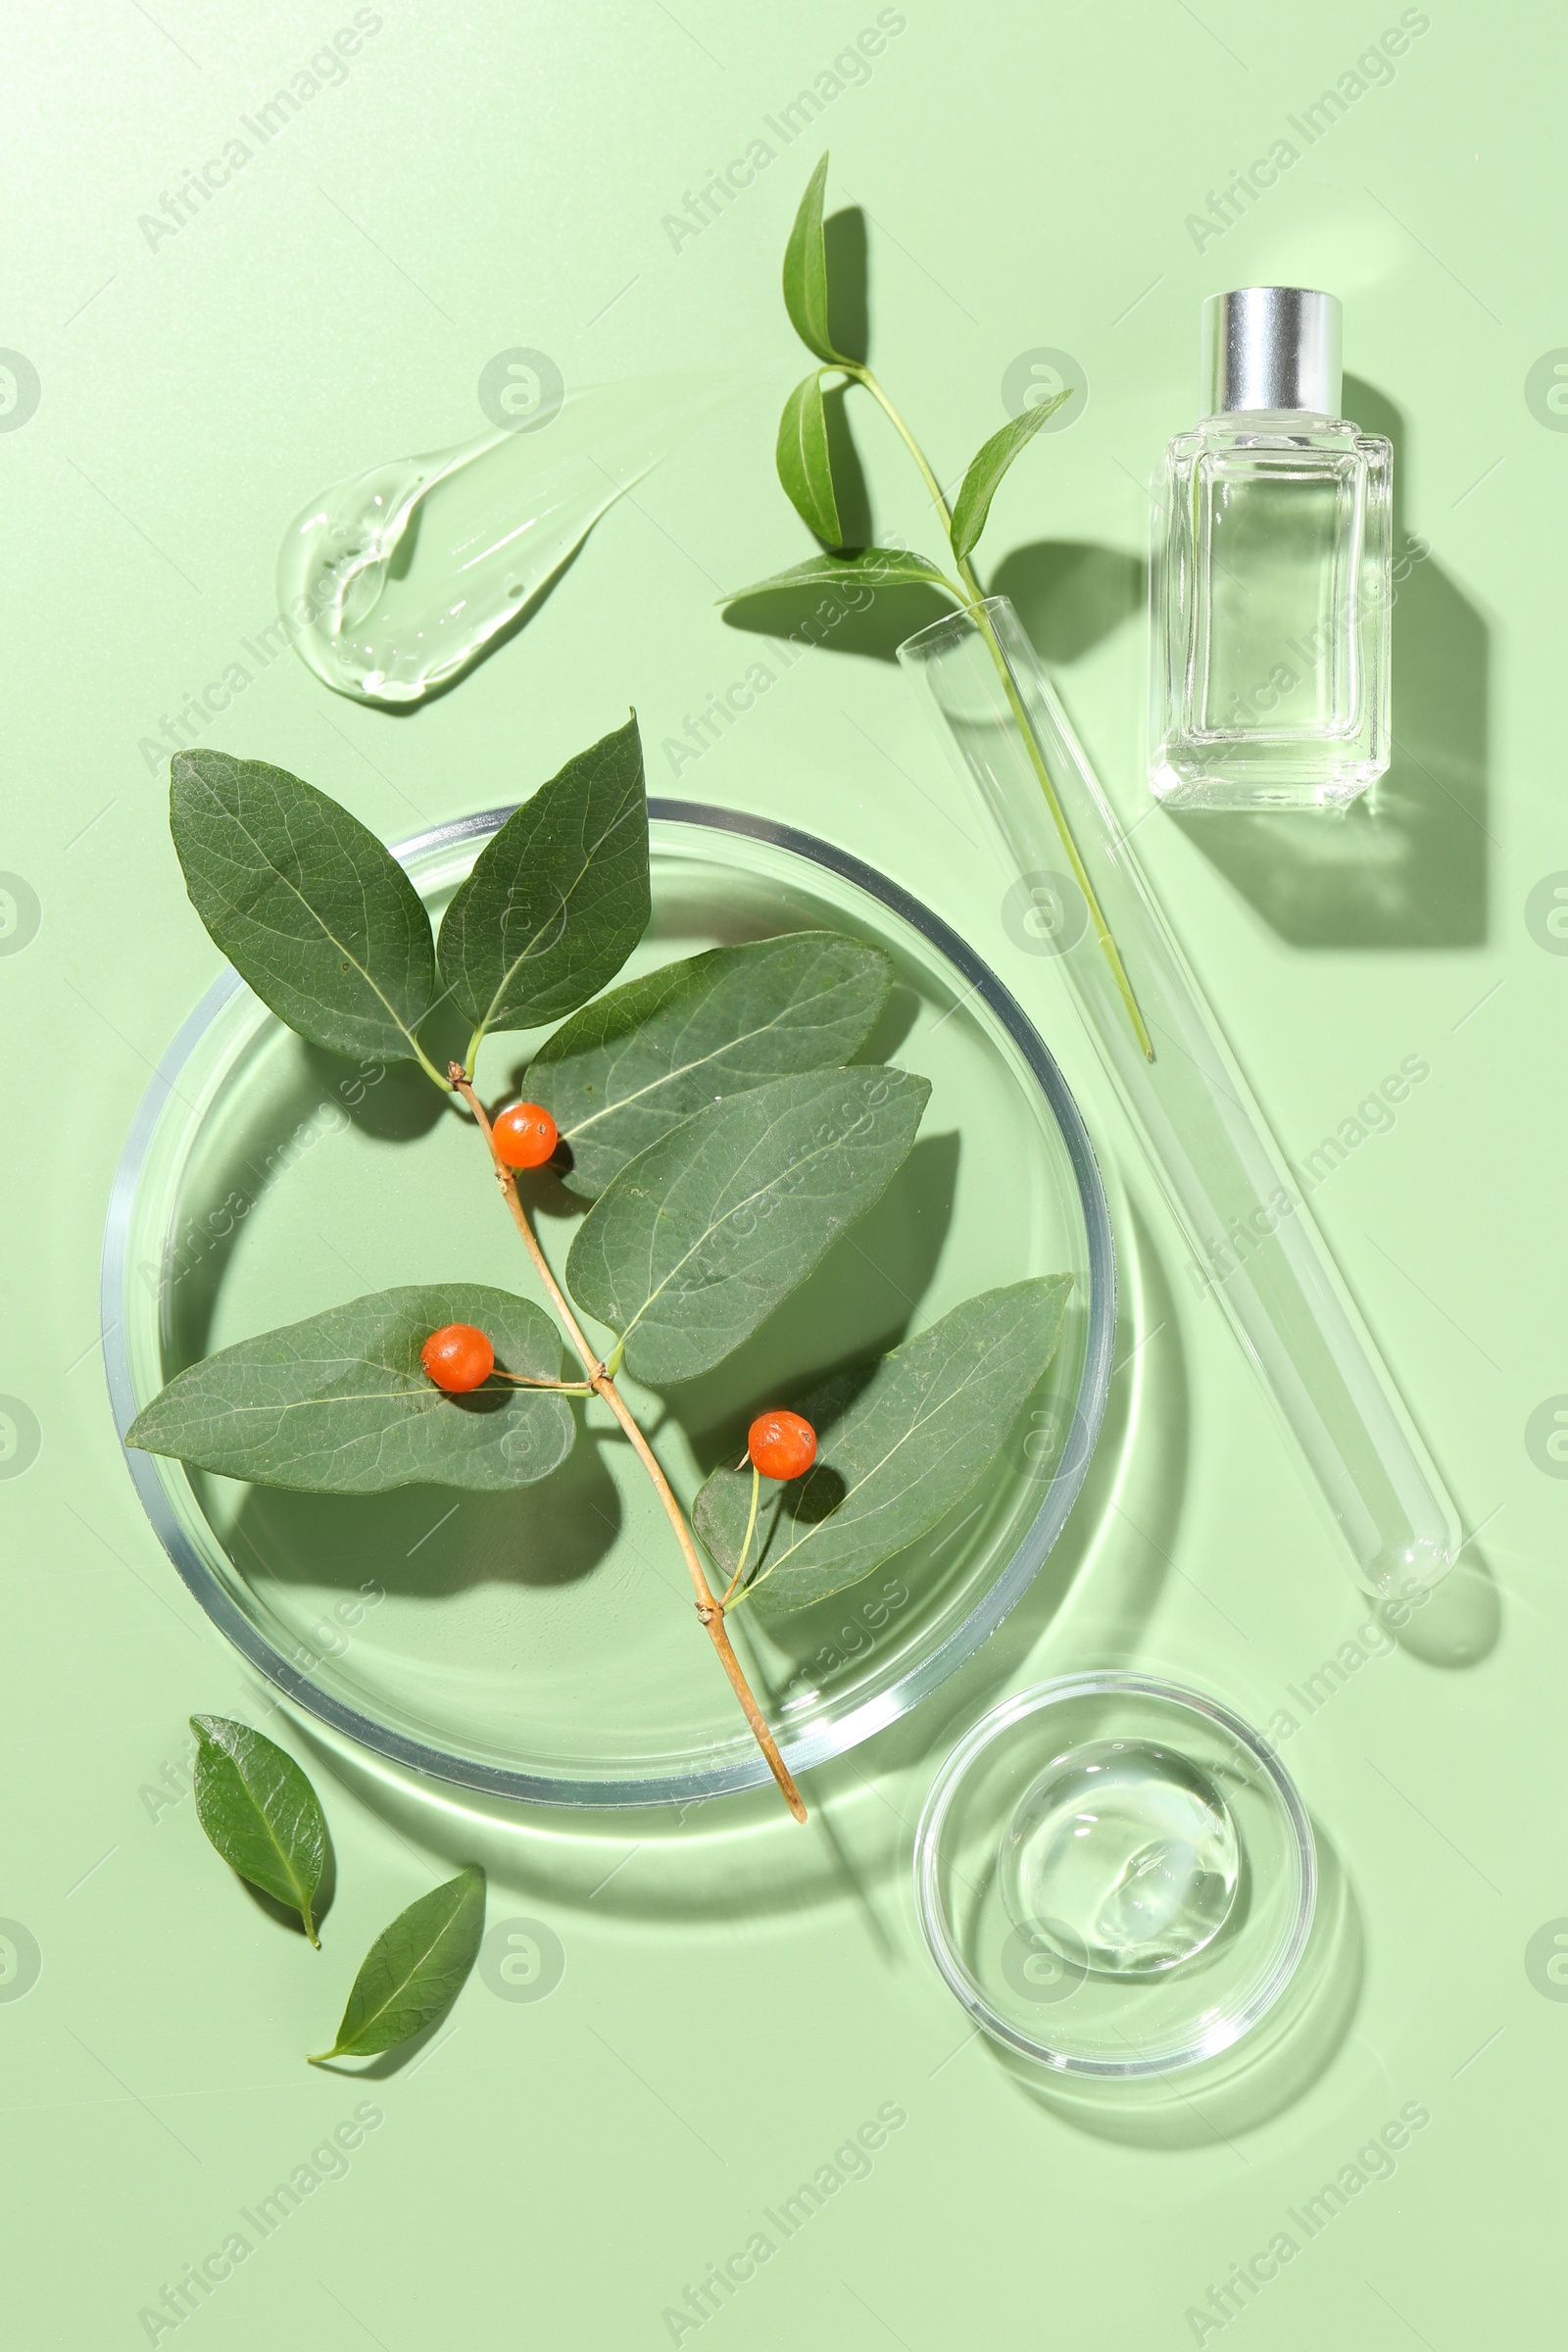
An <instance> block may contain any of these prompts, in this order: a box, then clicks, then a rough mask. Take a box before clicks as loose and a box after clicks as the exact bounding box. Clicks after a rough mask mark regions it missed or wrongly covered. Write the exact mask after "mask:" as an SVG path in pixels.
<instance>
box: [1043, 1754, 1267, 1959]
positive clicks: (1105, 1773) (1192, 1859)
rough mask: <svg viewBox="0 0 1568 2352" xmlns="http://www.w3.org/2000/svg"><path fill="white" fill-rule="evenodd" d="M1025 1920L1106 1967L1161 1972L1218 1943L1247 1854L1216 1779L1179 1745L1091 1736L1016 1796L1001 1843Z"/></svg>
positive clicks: (1069, 1954)
mask: <svg viewBox="0 0 1568 2352" xmlns="http://www.w3.org/2000/svg"><path fill="white" fill-rule="evenodd" d="M1001 1872H1002V1898H1003V1902H1004V1903H1005V1907H1006V1909H1007V1912H1008V1914H1009V1916H1010V1917H1011V1918H1012V1920H1013V1921H1014V1923H1015V1924H1016V1925H1018V1926H1020V1927H1024V1928H1028V1929H1030V1930H1032V1931H1035V1932H1041V1931H1043V1932H1044V1933H1045V1935H1046V1936H1048V1937H1050V1938H1051V1940H1053V1941H1059V1942H1060V1943H1061V1944H1062V1945H1063V1947H1064V1954H1063V1956H1064V1957H1066V1958H1068V1959H1070V1960H1072V1961H1073V1962H1074V1963H1075V1964H1076V1965H1078V1966H1082V1967H1087V1968H1089V1969H1092V1970H1093V1971H1094V1972H1095V1973H1096V1974H1097V1975H1103V1976H1154V1975H1157V1974H1160V1973H1161V1972H1162V1971H1164V1970H1165V1969H1168V1968H1175V1967H1177V1966H1178V1965H1179V1964H1180V1963H1181V1962H1182V1961H1184V1960H1190V1959H1192V1958H1193V1957H1194V1955H1195V1954H1196V1953H1198V1952H1201V1950H1202V1949H1203V1947H1204V1945H1205V1944H1208V1943H1211V1942H1212V1941H1213V1939H1214V1937H1215V1936H1217V1935H1218V1934H1219V1931H1220V1929H1221V1928H1222V1927H1223V1926H1224V1924H1225V1921H1226V1919H1227V1918H1228V1916H1229V1914H1230V1910H1231V1906H1232V1904H1233V1903H1234V1902H1235V1900H1236V1889H1237V1886H1238V1883H1239V1880H1240V1877H1241V1855H1240V1849H1239V1845H1238V1840H1237V1836H1236V1825H1235V1823H1234V1822H1233V1821H1232V1819H1231V1815H1230V1809H1229V1807H1228V1806H1227V1805H1226V1803H1225V1800H1224V1798H1223V1797H1222V1796H1221V1795H1220V1793H1219V1790H1218V1789H1216V1788H1215V1787H1214V1785H1213V1783H1212V1782H1211V1781H1210V1780H1209V1778H1208V1776H1207V1775H1206V1774H1205V1773H1202V1772H1200V1771H1199V1769H1198V1767H1197V1765H1196V1764H1192V1763H1190V1762H1189V1761H1188V1759H1187V1758H1186V1757H1185V1756H1181V1755H1178V1754H1177V1753H1176V1752H1175V1750H1174V1749H1172V1748H1168V1747H1158V1746H1156V1745H1155V1744H1154V1743H1153V1741H1152V1740H1090V1741H1088V1742H1086V1743H1085V1744H1084V1745H1083V1746H1081V1747H1075V1748H1071V1749H1069V1750H1068V1752H1067V1753H1066V1754H1065V1755H1061V1756H1058V1757H1056V1758H1055V1760H1054V1762H1053V1763H1052V1764H1050V1765H1049V1766H1048V1767H1047V1769H1046V1770H1045V1771H1044V1772H1043V1773H1042V1774H1041V1775H1040V1777H1039V1779H1038V1780H1036V1781H1035V1782H1034V1783H1033V1785H1032V1786H1031V1787H1030V1788H1029V1789H1026V1790H1025V1792H1024V1794H1023V1795H1022V1796H1021V1797H1020V1798H1019V1800H1018V1803H1017V1806H1016V1808H1015V1810H1014V1812H1013V1816H1012V1821H1011V1823H1010V1825H1009V1827H1008V1830H1007V1834H1006V1836H1005V1838H1004V1839H1003V1844H1002V1854H1001Z"/></svg>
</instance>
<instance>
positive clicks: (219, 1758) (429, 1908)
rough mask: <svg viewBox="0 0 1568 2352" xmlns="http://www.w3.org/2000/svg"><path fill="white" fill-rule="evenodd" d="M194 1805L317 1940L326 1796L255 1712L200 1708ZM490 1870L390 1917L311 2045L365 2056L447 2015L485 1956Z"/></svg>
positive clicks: (243, 1868)
mask: <svg viewBox="0 0 1568 2352" xmlns="http://www.w3.org/2000/svg"><path fill="white" fill-rule="evenodd" d="M190 1728H191V1730H192V1731H193V1732H194V1733H195V1735H196V1774H195V1794H196V1817H197V1819H198V1821H199V1822H200V1823H201V1826H202V1828H203V1829H204V1830H205V1831H206V1833H207V1837H208V1840H209V1842H210V1843H211V1844H212V1846H213V1847H214V1849H215V1850H216V1851H217V1852H218V1853H220V1854H221V1856H222V1858H223V1860H224V1861H225V1862H226V1863H227V1864H228V1866H229V1868H230V1869H231V1870H232V1871H234V1872H235V1873H236V1874H237V1876H238V1877H240V1878H242V1879H244V1880H246V1881H247V1882H248V1883H249V1884H250V1885H251V1886H252V1887H260V1888H261V1890H262V1892H263V1893H264V1894H270V1895H271V1896H273V1897H274V1899H275V1900H276V1901H278V1902H280V1903H283V1904H285V1905H286V1906H287V1908H288V1909H289V1910H291V1911H297V1912H298V1913H299V1915H300V1924H301V1926H302V1927H303V1928H304V1930H305V1933H306V1935H307V1936H309V1937H310V1939H311V1942H312V1944H313V1945H314V1946H315V1948H316V1950H317V1951H319V1950H320V1948H321V1939H320V1936H319V1935H318V1934H317V1932H316V1921H315V1918H314V1917H313V1906H314V1904H315V1901H316V1897H317V1891H318V1889H319V1886H320V1883H321V1873H322V1870H323V1869H324V1867H325V1862H326V1857H327V1854H328V1852H329V1850H330V1845H329V1840H328V1838H327V1831H326V1816H325V1814H324V1813H323V1812H322V1811H321V1802H320V1799H319V1796H318V1795H317V1793H316V1790H315V1789H313V1788H312V1786H311V1783H310V1781H309V1779H308V1777H307V1776H306V1774H305V1773H304V1772H302V1771H301V1769H300V1767H299V1765H298V1764H296V1763H295V1761H294V1759H293V1757H292V1756H291V1755H289V1754H288V1753H287V1752H286V1751H285V1750H284V1749H283V1748H281V1747H279V1746H278V1744H277V1742H276V1741H275V1740H269V1739H268V1737H267V1735H266V1734H265V1732H258V1731H256V1730H255V1729H253V1727H252V1726H251V1725H250V1724H248V1723H236V1722H234V1721H233V1720H232V1718H231V1717H229V1716H226V1715H193V1716H192V1717H191V1719H190ZM484 1898H485V1876H484V1872H483V1871H482V1870H480V1869H479V1867H478V1866H477V1864H470V1866H469V1867H468V1868H467V1869H466V1870H461V1871H460V1872H459V1873H458V1875H457V1877H456V1878H455V1879H449V1880H447V1882H446V1884H445V1885H444V1886H441V1887H432V1888H431V1889H430V1892H429V1893H428V1894H422V1895H420V1896H419V1897H418V1898H417V1901H415V1902H412V1903H411V1904H410V1905H409V1907H408V1909H407V1910H406V1911H401V1912H400V1913H399V1914H398V1916H397V1918H396V1919H395V1920H393V1922H392V1924H391V1926H390V1927H387V1928H383V1929H382V1931H381V1933H380V1935H379V1936H377V1937H376V1939H375V1941H374V1942H373V1943H372V1944H371V1946H370V1948H369V1950H368V1952H367V1953H366V1955H365V1958H364V1959H363V1960H362V1961H361V1963H360V1969H359V1974H358V1975H357V1976H356V1978H355V1980H354V1984H353V1985H352V1987H351V1989H350V1992H349V1997H348V2004H347V2006H346V2008H345V2009H344V2011H343V2021H342V2023H341V2025H340V2026H339V2027H338V2030H337V2037H336V2039H335V2040H334V2042H333V2044H332V2047H331V2048H330V2049H329V2050H317V2051H314V2052H312V2053H311V2054H310V2064H311V2065H312V2066H324V2065H325V2064H326V2063H327V2061H328V2060H329V2059H333V2058H369V2057H372V2056H374V2055H375V2054H376V2053H377V2052H378V2051H381V2050H391V2049H396V2048H397V2047H398V2045H399V2044H400V2043H401V2042H405V2041H409V2040H412V2038H413V2036H414V2035H415V2034H422V2033H423V2032H424V2030H425V2028H426V2027H427V2026H433V2025H436V2024H438V2023H439V2022H440V2020H441V2019H442V2018H443V2017H445V2015H446V2014H447V2011H448V2010H449V2009H450V2008H451V2007H452V2004H453V2002H454V2001H455V2000H456V1999H457V1997H458V1995H459V1993H460V1992H461V1991H462V1990H463V1987H464V1985H466V1983H467V1980H468V1975H469V1972H470V1970H471V1969H472V1967H473V1964H474V1961H475V1960H476V1959H477V1957H478V1953H479V1944H480V1941H481V1939H482V1937H483V1935H484Z"/></svg>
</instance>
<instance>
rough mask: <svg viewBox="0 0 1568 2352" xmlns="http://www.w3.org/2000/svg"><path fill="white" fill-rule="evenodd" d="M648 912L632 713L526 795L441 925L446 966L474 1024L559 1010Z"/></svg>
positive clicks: (493, 1024)
mask: <svg viewBox="0 0 1568 2352" xmlns="http://www.w3.org/2000/svg"><path fill="white" fill-rule="evenodd" d="M651 912H652V901H651V899H650V897H649V887H648V804H647V801H646V799H645V798H644V792H643V749H642V742H641V739H640V737H639V736H638V733H637V721H636V719H635V717H633V718H630V719H628V720H627V722H626V724H625V725H624V726H623V727H618V728H617V729H616V730H615V732H614V733H613V734H612V735H606V736H605V737H604V738H603V740H602V741H601V742H599V743H596V744H594V745H593V746H592V748H591V749H590V750H588V751H586V752H579V753H578V755H577V757H576V759H574V760H567V762H566V764H565V766H564V768H563V769H562V770H561V773H560V774H559V775H557V776H553V777H552V778H551V780H550V782H549V783H548V784H541V785H540V787H539V790H538V791H537V792H536V793H535V794H534V796H533V798H532V800H530V801H524V803H523V805H522V807H521V808H520V809H515V810H514V811H513V813H512V815H511V816H509V817H508V819H507V821H506V823H505V824H504V825H503V826H502V828H501V830H500V832H499V833H497V834H496V835H495V836H494V838H493V839H492V840H490V841H489V842H488V843H487V844H486V845H485V848H484V850H483V851H482V853H481V854H480V857H479V858H478V861H477V863H476V864H475V866H474V868H473V871H472V873H471V874H469V876H468V878H467V880H466V882H465V883H464V885H463V887H462V888H461V890H460V891H459V892H458V894H457V896H456V898H454V900H453V901H452V904H451V906H450V907H448V908H447V911H446V915H445V917H444V918H443V921H442V924H441V938H440V958H441V973H442V977H443V978H444V979H445V980H446V981H447V983H448V985H449V986H450V988H451V990H452V993H453V995H454V997H455V998H456V999H457V1002H458V1004H459V1005H460V1006H461V1007H462V1009H463V1011H464V1012H465V1013H466V1015H467V1017H468V1019H469V1020H470V1021H472V1022H473V1024H474V1026H475V1027H476V1028H477V1029H481V1030H483V1029H531V1028H532V1027H534V1025H535V1024H536V1023H538V1022H540V1021H554V1020H559V1019H560V1018H561V1016H562V1015H563V1014H564V1013H567V1012H575V1010H576V1008H577V1006H578V1005H583V1004H586V1002H587V1000H588V999H589V998H590V997H591V996H593V995H595V994H596V993H597V991H598V990H600V989H601V988H603V987H604V985H605V983H606V981H607V980H613V978H614V976H615V974H616V973H617V972H618V971H619V969H620V967H621V965H622V964H623V963H624V962H625V960H626V958H627V956H629V955H630V954H631V952H632V950H633V948H634V947H635V946H636V945H637V942H638V941H639V940H640V939H641V937H642V935H643V933H644V931H646V929H647V928H648V918H649V915H650V913H651Z"/></svg>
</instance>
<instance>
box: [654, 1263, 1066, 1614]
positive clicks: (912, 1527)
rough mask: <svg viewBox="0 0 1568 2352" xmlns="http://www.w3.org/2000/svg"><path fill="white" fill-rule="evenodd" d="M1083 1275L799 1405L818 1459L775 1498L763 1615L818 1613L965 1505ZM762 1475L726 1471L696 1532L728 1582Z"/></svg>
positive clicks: (760, 1565)
mask: <svg viewBox="0 0 1568 2352" xmlns="http://www.w3.org/2000/svg"><path fill="white" fill-rule="evenodd" d="M1071 1290H1072V1276H1071V1275H1070V1274H1053V1275H1046V1276H1040V1277H1037V1278H1035V1279H1033V1280H1031V1281H1028V1282H1018V1283H1012V1284H1010V1285H1009V1286H1008V1287H1007V1288H1006V1289H1005V1290H1000V1291H986V1292H984V1293H982V1295H981V1296H980V1297H979V1298H978V1299H967V1300H965V1302H964V1304H963V1305H962V1306H956V1307H955V1308H954V1309H953V1312H952V1313H951V1314H948V1315H944V1316H943V1318H942V1320H941V1322H940V1323H934V1324H933V1325H932V1327H931V1329H930V1330H929V1331H923V1332H921V1333H920V1335H919V1337H918V1338H917V1339H913V1340H907V1341H906V1342H905V1344H904V1346H903V1347H902V1348H894V1350H893V1352H892V1354H891V1355H885V1356H883V1357H881V1359H880V1360H879V1361H878V1362H877V1363H875V1364H872V1365H871V1366H869V1367H868V1368H866V1369H864V1370H862V1371H859V1372H852V1373H847V1374H842V1375H840V1376H839V1377H838V1378H837V1379H835V1380H831V1381H829V1382H827V1383H826V1384H825V1385H824V1386H823V1387H822V1388H820V1389H816V1390H814V1391H813V1392H812V1393H811V1395H810V1396H809V1397H803V1398H802V1400H801V1402H800V1404H799V1405H798V1407H797V1408H796V1409H797V1410H798V1411H800V1412H802V1413H804V1414H805V1416H806V1418H807V1420H808V1421H809V1422H810V1424H811V1426H812V1428H813V1429H814V1430H815V1431H816V1433H817V1454H816V1460H815V1461H814V1462H813V1463H812V1465H811V1467H810V1469H809V1470H808V1471H807V1473H806V1474H805V1476H804V1477H803V1478H798V1479H792V1480H791V1481H790V1483H789V1485H787V1486H785V1487H781V1488H777V1489H775V1490H774V1491H773V1496H772V1499H771V1501H764V1503H763V1507H762V1509H761V1511H760V1514H759V1518H758V1524H757V1533H756V1535H755V1537H754V1538H753V1547H752V1558H753V1561H754V1563H757V1564H756V1565H754V1568H753V1571H752V1577H751V1581H750V1582H749V1583H748V1584H747V1585H746V1587H745V1592H746V1594H747V1596H748V1598H750V1597H751V1596H752V1595H753V1594H755V1596H756V1605H757V1606H758V1607H759V1608H760V1609H765V1610H770V1611H775V1612H782V1611H784V1610H787V1609H801V1608H806V1607H808V1606H809V1604H810V1602H812V1601H813V1600H824V1599H826V1597H827V1596H828V1594H829V1593H837V1592H840V1591H841V1590H842V1589H843V1587H844V1586H846V1585H853V1584H856V1583H858V1580H859V1579H860V1578H861V1577H862V1576H869V1575H870V1573H871V1571H872V1569H873V1568H878V1567H880V1566H881V1564H882V1562H883V1561H884V1560H887V1559H891V1558H892V1557H893V1555H894V1553H895V1552H899V1551H904V1550H906V1549H907V1546H908V1545H909V1544H913V1543H915V1542H916V1541H917V1540H918V1539H919V1538H920V1537H921V1536H923V1535H924V1534H926V1532H927V1531H928V1530H929V1529H930V1528H933V1527H935V1526H936V1525H937V1523H938V1521H939V1520H940V1519H942V1518H943V1517H945V1516H946V1514H947V1513H948V1512H949V1511H950V1510H951V1509H952V1508H953V1506H954V1504H955V1503H956V1502H960V1501H961V1500H962V1499H963V1497H964V1495H967V1494H968V1493H969V1491H970V1489H971V1488H972V1487H973V1486H974V1485H975V1484H976V1482H977V1481H978V1480H979V1478H980V1477H981V1475H982V1473H983V1472H984V1470H985V1468H986V1466H987V1464H988V1463H989V1462H990V1461H992V1460H993V1459H994V1457H995V1456H996V1454H997V1453H998V1452H1000V1450H1001V1448H1002V1446H1003V1445H1004V1443H1005V1439H1006V1437H1007V1434H1008V1432H1009V1430H1010V1429H1011V1428H1012V1426H1013V1423H1014V1422H1015V1421H1016V1420H1017V1417H1018V1414H1019V1412H1020V1411H1021V1409H1022V1407H1023V1403H1024V1400H1025V1398H1026V1397H1028V1395H1029V1392H1030V1390H1031V1389H1032V1388H1033V1387H1034V1386H1035V1384H1036V1382H1037V1381H1038V1380H1039V1379H1040V1377H1041V1374H1042V1373H1043V1372H1044V1371H1045V1370H1046V1368H1047V1366H1048V1365H1049V1363H1050V1362H1051V1359H1052V1357H1053V1356H1054V1353H1055V1351H1056V1346H1057V1343H1058V1341H1059V1339H1060V1337H1061V1324H1062V1316H1063V1313H1064V1312H1065V1309H1066V1304H1067V1299H1068V1296H1069V1294H1070V1292H1071ZM751 1494H752V1478H751V1469H750V1465H748V1466H747V1467H746V1468H745V1469H744V1470H727V1469H726V1470H715V1471H714V1473H713V1475H712V1476H711V1478H710V1479H709V1480H708V1482H707V1484H706V1485H705V1486H704V1487H703V1489H702V1491H701V1493H700V1494H699V1495H698V1497H697V1501H696V1503H695V1505H694V1507H693V1511H692V1521H693V1525H694V1526H695V1527H696V1529H697V1532H698V1534H699V1535H700V1536H701V1537H702V1539H703V1542H704V1543H705V1544H707V1546H708V1548H709V1550H710V1552H711V1554H712V1556H713V1559H714V1561H715V1563H716V1564H717V1565H718V1567H719V1568H720V1569H722V1571H723V1573H724V1575H725V1576H726V1577H728V1576H731V1575H733V1573H734V1569H735V1563H736V1559H737V1557H738V1555H739V1552H740V1547H741V1544H742V1543H743V1542H744V1540H745V1535H746V1521H747V1515H748V1512H749V1510H750V1507H751Z"/></svg>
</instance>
